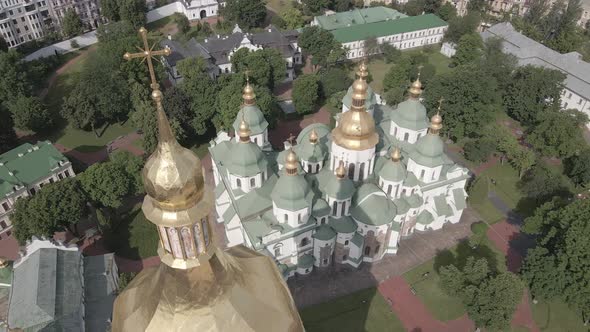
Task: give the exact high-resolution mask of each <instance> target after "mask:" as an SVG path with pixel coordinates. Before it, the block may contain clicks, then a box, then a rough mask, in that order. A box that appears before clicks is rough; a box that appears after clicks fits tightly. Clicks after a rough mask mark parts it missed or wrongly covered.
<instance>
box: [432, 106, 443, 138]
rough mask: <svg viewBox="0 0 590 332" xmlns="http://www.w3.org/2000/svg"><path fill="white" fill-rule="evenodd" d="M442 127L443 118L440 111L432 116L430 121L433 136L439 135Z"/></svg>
mask: <svg viewBox="0 0 590 332" xmlns="http://www.w3.org/2000/svg"><path fill="white" fill-rule="evenodd" d="M442 127H443V125H442V117H441V116H440V111H438V112H436V114H435V115H433V116H432V119H431V120H430V132H431V133H433V134H438V133H439V132H440V130H441V129H442Z"/></svg>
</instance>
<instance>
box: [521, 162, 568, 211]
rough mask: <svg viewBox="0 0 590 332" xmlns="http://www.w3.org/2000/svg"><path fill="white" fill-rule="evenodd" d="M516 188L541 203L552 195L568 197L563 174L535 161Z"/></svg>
mask: <svg viewBox="0 0 590 332" xmlns="http://www.w3.org/2000/svg"><path fill="white" fill-rule="evenodd" d="M518 188H519V189H520V191H522V193H523V194H524V195H525V196H527V197H530V198H532V199H534V200H535V201H536V202H537V203H543V202H545V201H547V200H549V199H551V198H552V197H553V196H562V197H568V196H569V195H570V192H569V190H568V189H567V187H566V185H565V179H564V176H563V175H562V174H561V173H557V172H555V171H553V170H552V169H550V168H549V167H547V166H546V165H545V164H544V163H537V164H536V165H535V166H534V167H532V169H531V170H530V171H528V172H526V173H525V175H524V176H523V178H522V179H521V180H520V182H519V183H518Z"/></svg>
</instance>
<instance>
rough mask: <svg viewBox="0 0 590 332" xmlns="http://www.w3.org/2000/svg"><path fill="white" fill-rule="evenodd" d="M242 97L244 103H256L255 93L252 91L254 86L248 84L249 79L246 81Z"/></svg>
mask: <svg viewBox="0 0 590 332" xmlns="http://www.w3.org/2000/svg"><path fill="white" fill-rule="evenodd" d="M242 99H244V105H254V104H255V103H256V94H255V93H254V88H253V87H252V86H251V85H250V81H246V86H245V87H244V91H243V93H242Z"/></svg>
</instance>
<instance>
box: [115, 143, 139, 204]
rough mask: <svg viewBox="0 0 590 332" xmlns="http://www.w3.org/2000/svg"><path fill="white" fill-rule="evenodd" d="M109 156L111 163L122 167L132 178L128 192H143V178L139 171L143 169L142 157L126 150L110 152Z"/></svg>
mask: <svg viewBox="0 0 590 332" xmlns="http://www.w3.org/2000/svg"><path fill="white" fill-rule="evenodd" d="M109 157H110V160H111V162H112V163H114V164H117V165H120V166H121V167H123V168H124V169H125V172H126V173H127V175H128V176H129V178H131V179H132V181H131V182H132V183H131V184H132V186H131V189H132V190H131V191H130V193H131V194H133V193H135V194H141V193H143V192H144V190H143V179H142V178H141V172H142V170H143V165H144V160H143V158H142V157H139V156H136V155H133V154H131V153H130V152H127V151H119V152H116V153H113V154H111V155H110V156H109Z"/></svg>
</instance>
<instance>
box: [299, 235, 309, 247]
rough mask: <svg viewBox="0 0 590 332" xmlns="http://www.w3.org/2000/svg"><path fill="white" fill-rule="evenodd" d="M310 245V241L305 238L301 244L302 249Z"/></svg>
mask: <svg viewBox="0 0 590 332" xmlns="http://www.w3.org/2000/svg"><path fill="white" fill-rule="evenodd" d="M308 244H309V239H308V238H306V237H304V238H303V239H301V244H300V245H299V246H300V247H305V246H306V245H308Z"/></svg>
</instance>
